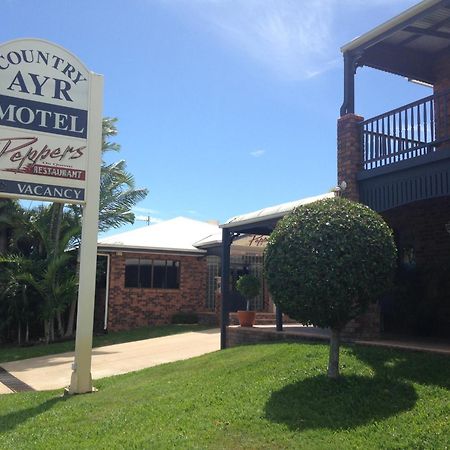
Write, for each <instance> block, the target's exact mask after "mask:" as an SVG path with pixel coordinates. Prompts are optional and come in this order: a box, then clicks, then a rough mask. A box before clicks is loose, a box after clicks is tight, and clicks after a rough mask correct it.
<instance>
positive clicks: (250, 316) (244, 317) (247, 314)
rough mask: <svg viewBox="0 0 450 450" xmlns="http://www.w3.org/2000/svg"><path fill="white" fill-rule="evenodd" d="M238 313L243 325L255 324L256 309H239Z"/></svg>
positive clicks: (240, 322) (250, 325) (240, 323)
mask: <svg viewBox="0 0 450 450" xmlns="http://www.w3.org/2000/svg"><path fill="white" fill-rule="evenodd" d="M237 314H238V319H239V325H240V326H241V327H252V326H253V325H254V324H255V318H256V312H255V311H238V312H237Z"/></svg>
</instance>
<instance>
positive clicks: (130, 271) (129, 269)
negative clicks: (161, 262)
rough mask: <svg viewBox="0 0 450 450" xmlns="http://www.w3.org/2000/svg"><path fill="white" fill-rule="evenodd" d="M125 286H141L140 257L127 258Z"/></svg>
mask: <svg viewBox="0 0 450 450" xmlns="http://www.w3.org/2000/svg"><path fill="white" fill-rule="evenodd" d="M125 287H128V288H132V287H139V260H138V259H127V260H126V261H125Z"/></svg>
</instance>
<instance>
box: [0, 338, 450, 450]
mask: <svg viewBox="0 0 450 450" xmlns="http://www.w3.org/2000/svg"><path fill="white" fill-rule="evenodd" d="M327 354H328V348H327V346H325V345H322V344H299V343H282V344H267V345H258V346H245V347H239V348H233V349H229V350H226V351H222V352H216V353H212V354H209V355H205V356H202V357H198V358H194V359H191V360H188V361H180V362H177V363H171V364H166V365H162V366H157V367H153V368H150V369H146V370H143V371H140V372H136V373H130V374H127V375H121V376H117V377H112V378H105V379H102V380H99V381H97V382H96V383H95V385H96V386H97V387H98V388H99V392H97V393H95V394H87V395H81V396H74V397H66V398H62V397H61V391H57V392H56V391H55V392H40V393H38V392H31V393H21V394H11V395H3V396H0V448H2V449H31V448H33V449H34V448H42V449H53V448H57V449H65V448H77V449H124V448H126V449H140V448H143V449H169V448H197V449H224V448H225V449H239V448H244V449H290V448H292V449H356V448H358V449H446V448H449V447H450V391H449V388H450V377H449V374H450V358H448V357H445V356H439V355H431V354H425V353H414V352H408V351H398V350H396V351H394V350H388V349H380V348H371V347H360V346H354V347H345V348H343V349H342V361H341V362H342V378H341V379H340V380H338V381H331V380H328V379H327V378H326V377H325V373H326V363H327Z"/></svg>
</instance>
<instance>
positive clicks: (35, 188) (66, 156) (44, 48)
mask: <svg viewBox="0 0 450 450" xmlns="http://www.w3.org/2000/svg"><path fill="white" fill-rule="evenodd" d="M90 79H91V73H90V72H89V71H88V70H87V69H86V67H85V66H84V65H83V64H82V63H81V62H80V61H79V60H78V59H77V58H76V57H75V56H73V55H72V54H70V53H69V52H67V51H66V50H64V49H63V48H61V47H59V46H57V45H55V44H52V43H49V42H46V41H42V40H36V39H20V40H16V41H11V42H7V43H5V44H2V45H1V46H0V197H16V198H30V199H33V200H48V201H61V202H64V203H84V202H85V198H86V196H85V189H86V180H87V167H88V156H89V148H88V123H89V117H88V108H89V95H90V92H89V91H90Z"/></svg>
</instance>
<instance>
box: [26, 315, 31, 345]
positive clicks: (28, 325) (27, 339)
mask: <svg viewBox="0 0 450 450" xmlns="http://www.w3.org/2000/svg"><path fill="white" fill-rule="evenodd" d="M28 342H30V323H29V322H28V320H27V325H26V329H25V343H27V344H28Z"/></svg>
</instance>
